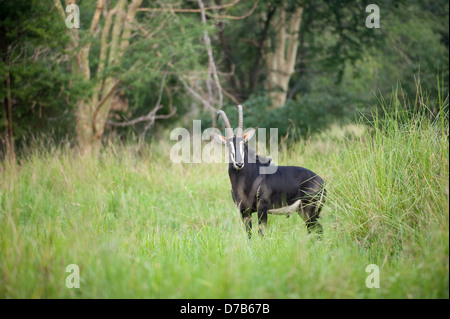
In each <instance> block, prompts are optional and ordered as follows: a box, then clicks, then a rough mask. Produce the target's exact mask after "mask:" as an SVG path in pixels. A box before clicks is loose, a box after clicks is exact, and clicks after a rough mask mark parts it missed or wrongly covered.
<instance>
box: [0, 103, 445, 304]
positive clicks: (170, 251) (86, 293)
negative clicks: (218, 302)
mask: <svg viewBox="0 0 450 319" xmlns="http://www.w3.org/2000/svg"><path fill="white" fill-rule="evenodd" d="M397 111H398V110H397ZM396 113H397V112H396ZM445 118H446V116H445V115H444V114H442V112H441V116H437V117H436V118H435V119H434V120H429V119H427V118H426V117H425V116H422V115H418V116H416V117H415V118H414V119H410V120H406V119H405V118H404V117H402V116H401V115H399V114H396V115H391V116H388V117H382V116H380V117H378V118H376V119H375V123H374V125H373V126H372V127H371V128H369V127H367V126H364V125H362V124H358V125H355V124H353V125H346V126H338V125H335V126H333V127H331V128H329V129H327V130H326V131H324V132H323V133H322V134H320V135H317V136H314V137H312V138H311V139H308V140H305V141H302V142H299V143H296V144H294V145H288V143H284V144H283V145H282V147H281V148H280V158H279V164H280V165H300V166H303V167H307V168H310V169H311V170H313V171H315V172H317V173H318V174H320V175H321V176H322V177H323V178H324V180H325V181H326V182H327V190H328V198H327V202H326V205H325V207H324V210H323V218H322V225H323V227H324V234H323V237H322V238H321V239H319V238H317V236H316V235H314V234H312V235H308V234H307V231H306V229H305V225H304V222H303V221H302V220H301V218H300V217H299V216H298V215H295V216H294V215H293V216H292V217H291V218H289V219H287V218H285V217H283V216H269V227H268V230H267V234H266V237H265V238H260V237H259V236H257V235H254V236H253V238H252V239H251V240H248V239H247V237H246V235H245V233H244V230H243V227H242V222H241V219H240V216H239V213H238V211H237V209H236V208H235V206H234V204H233V202H232V199H231V195H230V182H229V180H228V174H227V165H226V164H174V163H172V162H171V161H170V158H169V151H170V147H171V144H170V143H169V142H170V141H168V142H161V143H154V144H152V145H151V146H150V147H147V148H145V149H144V150H143V151H141V152H139V153H138V152H137V151H136V148H135V147H120V148H119V147H112V146H110V147H106V148H105V149H104V151H103V152H102V154H101V155H100V158H99V159H96V158H92V157H85V158H80V157H78V156H77V155H75V153H74V151H73V150H71V149H70V148H64V147H62V148H54V149H50V150H49V149H48V147H45V148H44V147H39V145H36V147H33V148H31V149H30V150H29V151H28V154H27V155H26V156H24V157H23V159H21V160H20V161H19V163H18V164H17V165H16V166H15V167H11V166H10V165H9V164H8V163H3V164H2V165H1V166H0V298H448V297H449V182H448V178H449V170H448V169H449V165H448V164H449V156H448V155H449V154H448V150H449V144H448V139H447V136H448V123H447V122H446V120H445ZM441 120H442V121H441ZM41 143H43V144H45V141H41ZM45 149H46V150H45ZM255 219H256V216H254V225H255V224H256V220H255ZM254 234H256V226H254ZM69 264H76V265H78V266H79V269H80V288H78V289H76V288H74V289H69V288H67V287H66V278H67V277H68V276H69V275H70V273H69V272H66V266H67V265H69ZM369 264H375V265H377V266H378V267H379V270H380V271H379V274H380V281H379V282H380V288H372V289H370V288H367V287H366V278H367V276H369V274H370V273H368V272H366V267H367V266H368V265H369Z"/></svg>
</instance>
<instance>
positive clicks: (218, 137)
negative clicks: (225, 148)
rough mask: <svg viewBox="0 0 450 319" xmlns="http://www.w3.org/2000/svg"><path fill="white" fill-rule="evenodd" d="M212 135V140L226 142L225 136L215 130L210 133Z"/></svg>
mask: <svg viewBox="0 0 450 319" xmlns="http://www.w3.org/2000/svg"><path fill="white" fill-rule="evenodd" d="M210 134H211V136H212V137H214V140H215V141H216V142H219V143H221V144H225V143H226V142H227V138H226V137H225V136H223V135H221V134H217V133H215V132H211V133H210Z"/></svg>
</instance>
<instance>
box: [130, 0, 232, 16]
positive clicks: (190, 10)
mask: <svg viewBox="0 0 450 319" xmlns="http://www.w3.org/2000/svg"><path fill="white" fill-rule="evenodd" d="M239 1H240V0H234V1H233V2H230V3H226V4H223V5H220V6H210V7H205V8H204V9H203V10H202V9H181V8H140V9H138V10H137V11H146V12H191V13H192V12H193V13H195V12H196V13H201V12H202V11H207V10H219V9H223V8H229V7H232V6H234V5H235V4H237V3H238V2H239Z"/></svg>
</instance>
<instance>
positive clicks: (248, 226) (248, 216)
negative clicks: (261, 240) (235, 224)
mask: <svg viewBox="0 0 450 319" xmlns="http://www.w3.org/2000/svg"><path fill="white" fill-rule="evenodd" d="M241 216H242V221H243V222H244V227H245V231H246V232H247V236H248V239H251V238H252V213H251V212H247V211H246V212H241Z"/></svg>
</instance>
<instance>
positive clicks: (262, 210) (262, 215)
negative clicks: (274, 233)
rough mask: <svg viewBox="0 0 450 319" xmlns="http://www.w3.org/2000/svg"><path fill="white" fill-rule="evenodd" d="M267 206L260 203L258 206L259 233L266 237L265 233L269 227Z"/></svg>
mask: <svg viewBox="0 0 450 319" xmlns="http://www.w3.org/2000/svg"><path fill="white" fill-rule="evenodd" d="M267 209H268V207H267V204H265V203H260V204H259V205H258V232H259V234H260V235H261V237H264V231H265V229H266V227H267Z"/></svg>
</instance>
